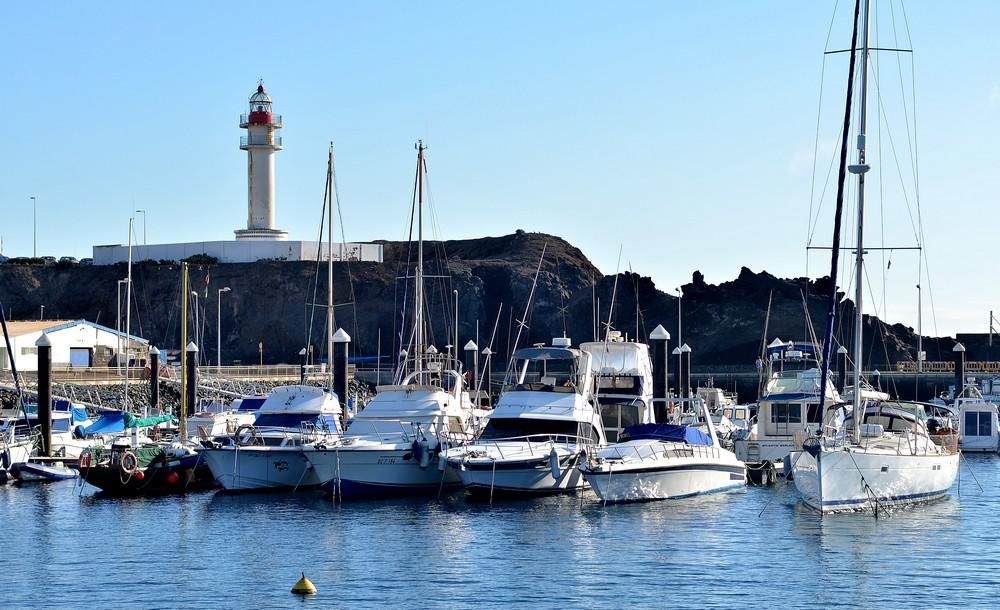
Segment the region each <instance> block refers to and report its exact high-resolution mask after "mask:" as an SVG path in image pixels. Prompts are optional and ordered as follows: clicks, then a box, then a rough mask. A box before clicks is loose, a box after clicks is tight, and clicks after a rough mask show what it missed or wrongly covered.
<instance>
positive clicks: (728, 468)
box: [583, 461, 746, 502]
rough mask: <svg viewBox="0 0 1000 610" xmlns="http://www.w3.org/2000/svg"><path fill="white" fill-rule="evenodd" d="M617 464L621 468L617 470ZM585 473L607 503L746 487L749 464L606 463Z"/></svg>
mask: <svg viewBox="0 0 1000 610" xmlns="http://www.w3.org/2000/svg"><path fill="white" fill-rule="evenodd" d="M616 466H618V467H619V468H620V470H617V471H616V468H615V467H616ZM583 476H584V477H585V478H586V480H587V482H588V483H589V484H590V487H591V488H593V490H594V492H595V493H597V495H598V496H599V497H600V498H601V499H602V500H605V501H607V502H641V501H646V500H669V499H675V498H687V497H690V496H697V495H700V494H707V493H714V492H719V491H725V490H728V489H735V488H740V487H745V486H746V467H745V466H744V465H743V464H740V463H733V464H723V463H706V462H697V461H691V462H689V463H684V464H679V463H678V464H664V465H659V466H645V467H626V466H621V465H610V467H608V465H604V466H603V467H602V468H600V469H594V470H590V469H588V468H586V467H584V468H583Z"/></svg>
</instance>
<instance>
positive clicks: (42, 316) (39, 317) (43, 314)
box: [38, 305, 45, 320]
mask: <svg viewBox="0 0 1000 610" xmlns="http://www.w3.org/2000/svg"><path fill="white" fill-rule="evenodd" d="M38 319H39V320H44V319H45V305H42V311H41V313H40V314H38Z"/></svg>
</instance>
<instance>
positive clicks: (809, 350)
mask: <svg viewBox="0 0 1000 610" xmlns="http://www.w3.org/2000/svg"><path fill="white" fill-rule="evenodd" d="M767 354H768V363H767V367H768V378H767V381H766V382H765V385H764V389H763V391H762V393H761V397H760V399H758V401H757V423H756V424H755V425H753V426H752V427H751V429H750V433H749V434H748V435H747V437H746V438H743V439H737V440H736V441H735V451H736V457H737V458H739V459H740V461H743V462H746V464H747V467H748V469H749V471H750V474H751V480H752V481H754V482H755V483H761V482H766V481H768V480H771V478H773V476H774V475H776V474H784V463H785V458H786V456H788V454H789V453H791V452H792V451H794V450H796V449H800V448H801V446H802V441H803V440H804V439H805V438H807V437H809V436H812V435H815V434H817V433H819V432H820V431H821V429H822V427H823V417H824V413H825V409H826V408H827V407H829V406H832V405H834V404H836V403H838V402H840V395H839V394H838V393H837V389H836V388H835V387H834V384H833V382H832V381H830V380H827V383H826V390H825V391H824V392H822V393H821V392H820V383H821V381H820V377H821V375H820V369H819V368H817V364H818V363H817V348H816V346H814V345H812V344H808V343H794V342H788V343H785V342H783V341H781V339H775V340H774V341H772V342H771V343H770V344H769V345H768V346H767ZM821 394H822V396H823V400H822V402H823V405H822V406H821V405H820V395H821Z"/></svg>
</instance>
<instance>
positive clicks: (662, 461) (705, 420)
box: [580, 399, 746, 502]
mask: <svg viewBox="0 0 1000 610" xmlns="http://www.w3.org/2000/svg"><path fill="white" fill-rule="evenodd" d="M694 404H697V405H698V406H699V410H700V411H701V415H700V416H699V417H697V418H696V419H697V420H698V421H700V422H701V424H700V425H696V424H690V425H684V424H681V425H677V424H643V425H638V426H633V427H630V428H627V429H626V430H625V431H624V432H623V433H622V435H621V437H620V438H619V441H620V442H618V443H615V444H612V445H609V446H607V447H601V448H591V449H590V450H588V455H587V459H586V460H585V461H583V462H581V464H580V471H581V472H582V473H583V476H584V478H585V479H586V481H587V483H589V484H590V486H591V488H593V490H594V492H595V493H597V495H598V496H599V497H600V498H601V499H603V500H604V501H605V502H636V501H642V500H666V499H673V498H684V497H688V496H694V495H698V494H705V493H712V492H717V491H723V490H727V489H733V488H737V487H743V486H744V485H746V465H745V464H744V463H743V462H741V461H740V460H738V459H737V458H736V455H735V454H734V453H733V452H732V451H729V450H728V449H725V448H723V447H722V445H721V444H720V442H719V438H718V434H717V432H716V429H715V424H714V423H713V420H712V417H711V413H710V411H709V409H708V407H707V405H706V404H705V402H704V401H702V400H698V399H696V401H695V403H694Z"/></svg>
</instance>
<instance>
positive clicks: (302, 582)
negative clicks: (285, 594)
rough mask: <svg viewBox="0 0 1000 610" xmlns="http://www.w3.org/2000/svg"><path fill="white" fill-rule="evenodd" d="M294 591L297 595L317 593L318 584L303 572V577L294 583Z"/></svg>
mask: <svg viewBox="0 0 1000 610" xmlns="http://www.w3.org/2000/svg"><path fill="white" fill-rule="evenodd" d="M292 593H294V594H296V595H316V585H314V584H313V583H312V581H311V580H309V579H308V578H306V573H305V572H303V573H302V578H300V579H298V580H297V581H295V584H294V585H292Z"/></svg>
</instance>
